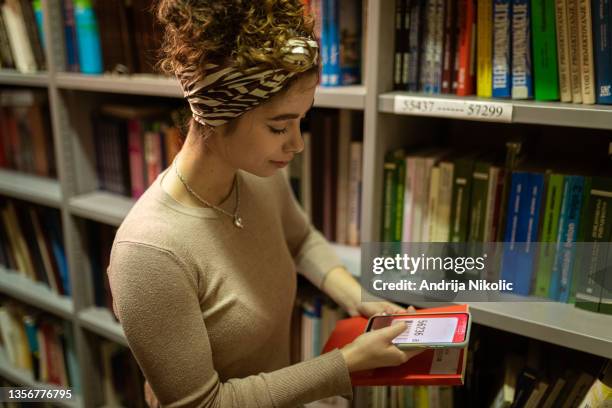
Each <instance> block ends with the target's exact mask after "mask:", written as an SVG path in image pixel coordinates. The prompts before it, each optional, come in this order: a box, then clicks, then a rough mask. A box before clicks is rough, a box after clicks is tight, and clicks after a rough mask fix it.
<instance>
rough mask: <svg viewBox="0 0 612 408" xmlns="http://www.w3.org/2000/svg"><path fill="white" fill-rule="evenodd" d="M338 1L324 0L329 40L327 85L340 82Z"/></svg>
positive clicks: (336, 84)
mask: <svg viewBox="0 0 612 408" xmlns="http://www.w3.org/2000/svg"><path fill="white" fill-rule="evenodd" d="M338 1H339V0H326V6H327V8H326V9H325V11H326V12H327V16H328V18H327V33H328V34H329V35H328V38H329V40H328V41H329V42H328V47H329V71H328V72H329V83H328V85H329V86H338V85H341V83H340V30H339V24H338V23H339V16H338V14H339V13H338V8H339V5H338Z"/></svg>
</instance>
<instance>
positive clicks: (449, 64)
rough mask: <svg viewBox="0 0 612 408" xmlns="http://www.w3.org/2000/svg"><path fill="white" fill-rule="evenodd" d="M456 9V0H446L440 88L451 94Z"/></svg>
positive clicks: (443, 91)
mask: <svg viewBox="0 0 612 408" xmlns="http://www.w3.org/2000/svg"><path fill="white" fill-rule="evenodd" d="M456 9H457V2H456V0H446V3H445V5H444V55H443V57H442V84H441V89H440V91H441V92H442V93H444V94H449V93H451V91H452V87H451V85H452V82H453V65H454V63H455V62H454V61H455V35H454V34H455V18H456V16H457V13H456Z"/></svg>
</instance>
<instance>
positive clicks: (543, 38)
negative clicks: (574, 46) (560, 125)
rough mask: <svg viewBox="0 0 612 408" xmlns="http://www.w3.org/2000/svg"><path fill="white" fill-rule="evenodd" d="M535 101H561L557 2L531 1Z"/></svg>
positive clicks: (547, 0) (549, 0)
mask: <svg viewBox="0 0 612 408" xmlns="http://www.w3.org/2000/svg"><path fill="white" fill-rule="evenodd" d="M531 15H532V24H531V30H532V33H533V73H534V78H535V87H534V88H535V99H536V100H540V101H554V100H558V99H559V69H558V66H557V35H556V34H557V33H556V29H555V0H541V1H535V0H531Z"/></svg>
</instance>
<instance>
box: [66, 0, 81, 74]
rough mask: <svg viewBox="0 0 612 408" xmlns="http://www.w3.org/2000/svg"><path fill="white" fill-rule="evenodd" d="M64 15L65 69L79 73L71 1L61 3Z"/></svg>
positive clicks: (72, 4)
mask: <svg viewBox="0 0 612 408" xmlns="http://www.w3.org/2000/svg"><path fill="white" fill-rule="evenodd" d="M62 6H63V9H62V12H63V14H64V42H65V44H66V69H67V70H68V71H73V72H79V71H80V69H79V54H78V50H77V48H78V45H77V35H76V25H75V22H74V3H73V0H65V1H64V2H62Z"/></svg>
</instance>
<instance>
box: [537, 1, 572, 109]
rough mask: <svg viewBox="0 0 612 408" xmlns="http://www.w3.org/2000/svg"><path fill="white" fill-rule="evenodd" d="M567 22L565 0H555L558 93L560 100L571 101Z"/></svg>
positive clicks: (568, 29)
mask: <svg viewBox="0 0 612 408" xmlns="http://www.w3.org/2000/svg"><path fill="white" fill-rule="evenodd" d="M568 24H569V20H568V9H567V2H566V0H556V1H555V28H556V29H557V65H558V66H559V93H560V97H561V102H571V101H572V72H571V53H570V27H569V26H568ZM536 81H537V78H536ZM536 86H537V85H536ZM536 97H537V93H536Z"/></svg>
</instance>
